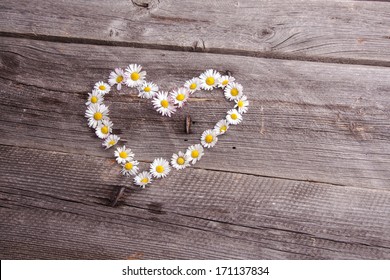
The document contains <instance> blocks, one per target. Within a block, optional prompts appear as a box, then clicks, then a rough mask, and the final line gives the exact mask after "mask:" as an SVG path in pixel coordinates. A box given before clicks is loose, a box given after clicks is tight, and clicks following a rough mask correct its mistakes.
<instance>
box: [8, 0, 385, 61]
mask: <svg viewBox="0 0 390 280" xmlns="http://www.w3.org/2000/svg"><path fill="white" fill-rule="evenodd" d="M388 26H390V4H389V3H386V2H376V3H375V4H373V3H370V2H365V1H363V2H356V1H326V0H322V1H274V0H268V1H267V0H264V1H258V0H246V1H240V2H238V1H235V0H234V1H233V0H229V1H215V0H214V1H208V2H207V4H206V3H202V2H199V1H196V0H186V1H173V0H163V1H160V0H158V1H157V0H133V1H129V0H120V1H116V2H115V5H113V4H112V1H107V0H105V1H103V0H99V1H97V0H88V1H79V0H77V1H75V0H70V1H55V0H48V1H45V3H44V4H43V3H42V2H41V1H37V0H29V1H25V0H20V1H3V3H1V9H0V34H2V35H7V36H27V37H29V38H38V39H43V40H54V41H63V42H79V43H94V44H113V45H122V46H136V47H143V48H160V49H161V48H165V49H171V50H197V51H206V52H214V53H225V54H229V53H230V54H241V55H248V56H263V57H273V58H286V59H299V60H320V61H328V62H329V61H330V62H342V63H359V64H373V65H384V66H390V40H389V38H390V30H389V28H388Z"/></svg>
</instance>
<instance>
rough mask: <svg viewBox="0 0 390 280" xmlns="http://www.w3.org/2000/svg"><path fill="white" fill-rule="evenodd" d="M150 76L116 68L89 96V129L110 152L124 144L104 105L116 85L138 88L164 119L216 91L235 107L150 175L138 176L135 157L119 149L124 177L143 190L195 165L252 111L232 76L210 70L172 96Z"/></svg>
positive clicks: (160, 162) (159, 160) (159, 163)
mask: <svg viewBox="0 0 390 280" xmlns="http://www.w3.org/2000/svg"><path fill="white" fill-rule="evenodd" d="M145 78H146V72H145V71H142V66H140V65H137V64H130V65H129V66H128V67H127V68H126V69H125V70H123V69H120V68H116V69H115V70H114V71H113V72H111V73H110V76H109V79H108V83H105V82H102V81H100V82H97V83H96V84H95V85H94V88H93V90H92V92H91V93H88V100H87V102H86V105H87V110H86V113H85V117H86V118H87V119H88V126H89V127H91V128H93V129H95V133H96V135H97V136H98V137H99V138H100V139H103V147H105V148H106V149H108V148H111V147H112V146H115V145H116V144H117V143H118V141H119V140H120V138H119V136H117V135H115V134H113V133H112V127H113V123H112V122H111V120H110V118H109V109H108V107H107V106H106V105H104V104H103V101H104V96H105V95H106V94H107V93H109V92H110V90H111V88H112V87H113V86H115V85H116V89H117V90H121V88H122V85H123V84H124V85H126V86H127V87H130V88H137V90H138V96H139V97H141V98H146V99H151V101H152V104H153V106H154V108H155V109H156V111H157V112H158V113H160V114H161V115H163V116H168V117H171V115H172V114H174V113H175V112H176V111H177V110H179V109H180V108H182V107H183V106H184V105H185V103H186V102H187V101H188V99H189V98H190V96H191V95H192V94H194V93H195V92H196V91H199V90H207V91H208V90H213V89H216V88H221V89H222V90H223V92H224V96H225V98H226V99H227V100H228V101H234V103H235V106H234V108H233V109H231V110H229V111H228V112H227V115H226V117H225V118H224V119H222V120H220V121H219V122H217V123H216V125H215V126H214V128H213V129H208V130H206V131H204V132H203V133H202V136H201V138H200V141H201V144H196V145H192V146H190V147H188V148H187V150H186V152H185V153H183V152H181V151H180V152H178V153H177V154H173V155H172V157H171V161H170V163H169V162H168V161H167V160H166V159H163V158H157V159H155V160H154V161H153V162H152V163H151V164H150V169H149V171H143V172H138V171H139V168H138V165H139V162H138V161H137V160H135V159H134V153H133V152H132V151H131V149H130V148H126V146H122V147H118V148H117V149H116V150H115V152H114V155H115V158H116V161H117V163H118V164H120V165H121V167H122V170H121V174H122V175H124V176H135V177H134V183H135V184H136V185H138V186H140V187H142V188H144V187H145V186H146V185H148V184H150V183H151V182H152V181H153V180H154V179H158V178H164V177H166V176H167V175H168V174H169V173H170V171H171V167H173V168H175V169H176V170H182V169H184V168H186V167H188V166H190V165H191V164H195V163H196V162H197V161H199V160H200V159H201V158H202V156H203V155H204V151H205V150H204V148H212V147H214V146H215V144H216V143H217V142H218V137H219V136H220V135H222V134H225V133H226V131H227V130H228V129H229V126H230V125H237V124H239V123H240V122H241V121H242V119H243V117H242V115H243V114H245V113H246V112H247V111H248V105H249V101H248V99H247V97H246V96H245V95H244V94H243V87H242V85H241V84H239V83H237V82H236V81H235V78H234V77H232V76H230V75H225V76H222V75H221V74H220V73H218V72H217V71H215V70H212V69H209V70H207V71H205V72H204V73H202V74H201V75H200V76H199V77H195V78H192V79H191V80H188V81H186V82H185V84H184V86H182V87H179V88H177V89H175V90H172V91H171V92H165V91H159V88H158V86H157V85H156V84H154V83H153V82H147V81H146V80H145Z"/></svg>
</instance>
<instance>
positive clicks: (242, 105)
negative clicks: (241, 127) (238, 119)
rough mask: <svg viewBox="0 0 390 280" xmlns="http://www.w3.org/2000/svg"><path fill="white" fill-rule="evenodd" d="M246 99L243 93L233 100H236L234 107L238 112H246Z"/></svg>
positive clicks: (247, 103)
mask: <svg viewBox="0 0 390 280" xmlns="http://www.w3.org/2000/svg"><path fill="white" fill-rule="evenodd" d="M247 99H248V98H247V97H246V95H243V96H241V98H240V99H238V100H234V102H236V105H235V106H234V108H237V110H238V112H239V113H240V114H245V113H246V112H248V105H249V101H248V100H247Z"/></svg>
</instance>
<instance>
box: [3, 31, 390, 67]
mask: <svg viewBox="0 0 390 280" xmlns="http://www.w3.org/2000/svg"><path fill="white" fill-rule="evenodd" d="M0 37H9V38H23V39H30V40H36V41H46V42H54V43H65V44H85V45H97V46H111V47H128V48H142V49H150V50H167V51H179V52H201V53H211V54H224V55H234V56H244V57H256V58H266V59H278V60H296V61H308V62H321V63H332V64H351V65H367V66H379V67H390V61H381V60H370V59H352V58H332V57H320V56H313V55H311V56H306V55H294V54H291V53H278V52H275V51H273V52H267V51H264V52H261V51H250V50H236V49H227V48H224V49H221V48H203V47H197V46H195V47H186V46H176V45H162V44H145V43H137V42H126V41H107V40H99V39H91V38H78V37H62V36H53V35H43V34H33V33H11V32H5V31H0Z"/></svg>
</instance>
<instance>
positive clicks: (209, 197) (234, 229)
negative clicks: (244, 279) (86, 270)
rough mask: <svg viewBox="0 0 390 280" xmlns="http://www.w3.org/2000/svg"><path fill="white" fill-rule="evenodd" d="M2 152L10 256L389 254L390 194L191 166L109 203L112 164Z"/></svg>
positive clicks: (3, 242) (1, 223) (2, 205)
mask: <svg viewBox="0 0 390 280" xmlns="http://www.w3.org/2000/svg"><path fill="white" fill-rule="evenodd" d="M0 153H1V155H2V156H1V157H0V174H1V176H0V215H1V216H2V219H1V220H0V229H1V238H0V246H1V248H2V250H1V251H0V257H1V258H2V259H9V258H23V259H35V258H39V259H64V258H66V259H126V258H142V259H162V258H163V259H166V258H169V259H227V258H229V259H231V258H233V259H323V258H327V259H329V258H338V259H340V258H342V259H361V258H364V259H382V258H384V259H388V258H389V257H390V236H389V235H388V234H386V233H387V232H389V230H390V220H389V215H388V213H389V212H390V193H389V192H383V191H377V190H369V189H362V188H353V187H340V186H333V185H327V184H318V183H304V182H296V181H290V180H281V179H272V178H262V177H259V176H253V175H244V174H235V173H229V172H228V173H226V172H217V171H207V170H202V169H194V168H190V169H188V170H186V171H185V172H181V173H180V176H169V177H168V178H167V179H165V180H160V181H156V182H155V184H154V185H152V186H151V187H150V188H147V189H145V190H138V189H134V188H132V189H128V190H127V197H126V199H125V200H123V201H122V202H121V204H120V206H119V207H118V208H110V207H107V206H106V205H107V202H108V201H107V197H109V196H110V195H111V194H112V192H113V188H114V187H120V186H127V185H128V184H129V183H128V180H126V179H123V177H120V176H117V169H116V166H115V164H112V163H111V162H110V160H108V159H106V158H101V157H96V156H86V155H78V154H68V153H58V152H51V151H43V150H35V149H30V148H19V147H8V146H4V145H0ZM194 178H197V179H196V180H194ZM238 182H239V183H238Z"/></svg>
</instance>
